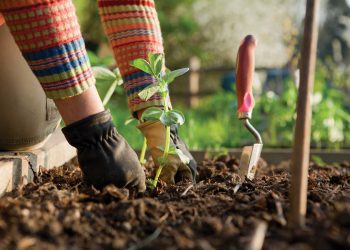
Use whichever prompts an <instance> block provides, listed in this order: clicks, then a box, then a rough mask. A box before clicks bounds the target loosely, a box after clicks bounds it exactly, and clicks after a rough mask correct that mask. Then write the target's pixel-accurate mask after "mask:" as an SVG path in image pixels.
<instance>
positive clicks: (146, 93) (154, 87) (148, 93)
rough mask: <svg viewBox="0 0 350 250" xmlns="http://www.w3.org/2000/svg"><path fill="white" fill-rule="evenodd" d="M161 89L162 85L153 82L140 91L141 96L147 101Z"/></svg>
mask: <svg viewBox="0 0 350 250" xmlns="http://www.w3.org/2000/svg"><path fill="white" fill-rule="evenodd" d="M159 90H160V86H159V85H158V84H156V83H154V84H151V85H149V86H148V87H147V88H145V89H144V90H142V91H141V92H140V93H139V97H140V98H141V99H142V100H144V101H147V100H148V99H149V98H151V97H152V96H153V95H154V94H155V93H157V92H158V91H159Z"/></svg>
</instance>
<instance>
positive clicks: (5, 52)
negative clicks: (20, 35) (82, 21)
mask: <svg viewBox="0 0 350 250" xmlns="http://www.w3.org/2000/svg"><path fill="white" fill-rule="evenodd" d="M59 122H60V116H59V114H58V111H57V109H56V106H55V105H54V103H53V101H52V100H49V99H47V98H46V96H45V94H44V91H43V90H42V88H41V86H40V84H39V82H38V81H37V79H36V78H35V76H34V75H33V73H32V72H31V70H30V68H29V66H28V65H27V63H26V61H25V60H24V58H23V57H22V55H21V52H20V51H19V49H18V47H17V45H16V44H15V41H14V39H13V37H12V36H11V34H10V32H9V30H8V28H7V26H6V25H0V150H29V149H34V148H38V147H40V146H41V145H42V144H43V142H44V141H45V140H46V139H47V138H48V136H49V135H50V134H51V133H52V132H53V131H54V130H55V129H56V128H57V126H58V124H59Z"/></svg>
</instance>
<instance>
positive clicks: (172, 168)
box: [137, 121, 197, 184]
mask: <svg viewBox="0 0 350 250" xmlns="http://www.w3.org/2000/svg"><path fill="white" fill-rule="evenodd" d="M137 128H138V129H139V130H140V131H141V132H142V134H143V135H144V136H145V137H146V139H147V146H148V148H149V149H150V151H151V155H152V158H153V160H154V161H155V164H156V166H159V162H158V158H159V157H160V156H162V155H163V151H162V150H161V149H160V148H159V147H161V146H164V144H165V126H164V125H163V124H162V123H161V122H160V121H146V122H143V123H141V124H140V125H138V126H137ZM170 138H171V144H173V145H175V147H176V148H177V149H180V150H181V151H182V153H183V154H185V155H186V156H187V157H188V158H189V159H190V162H189V163H188V164H184V163H183V162H182V161H181V160H180V158H179V156H177V155H172V154H169V155H168V163H167V165H166V166H165V167H164V168H163V170H162V173H161V175H160V179H161V180H163V181H165V182H166V183H169V184H174V183H175V182H176V181H180V180H182V179H186V180H191V181H195V177H196V173H197V163H196V161H195V160H194V158H193V156H192V155H191V153H190V152H189V150H188V148H187V146H186V144H185V143H184V142H183V141H182V140H181V138H180V137H179V136H178V133H177V128H176V126H172V127H171V130H170Z"/></svg>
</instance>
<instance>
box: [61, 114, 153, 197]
mask: <svg viewBox="0 0 350 250" xmlns="http://www.w3.org/2000/svg"><path fill="white" fill-rule="evenodd" d="M62 132H63V133H64V135H65V137H66V139H67V141H68V142H69V144H71V145H72V146H73V147H76V148H77V151H78V161H79V164H80V168H81V170H82V172H83V176H84V180H85V181H86V182H87V183H88V184H92V185H94V186H95V187H96V188H102V187H103V186H106V185H108V184H115V185H116V186H118V187H127V188H136V189H137V190H138V191H139V192H143V191H145V189H146V185H145V173H144V171H143V169H142V167H141V165H140V163H139V160H138V158H137V155H136V153H135V152H134V151H133V150H132V149H131V147H130V146H129V144H128V143H127V142H126V141H125V139H124V138H123V137H122V136H121V135H119V134H118V132H117V130H116V128H115V126H114V125H113V122H112V118H111V115H110V112H109V111H103V112H101V113H98V114H96V115H92V116H89V117H87V118H85V119H83V120H80V121H78V122H75V123H73V124H70V125H68V126H66V127H65V128H63V129H62Z"/></svg>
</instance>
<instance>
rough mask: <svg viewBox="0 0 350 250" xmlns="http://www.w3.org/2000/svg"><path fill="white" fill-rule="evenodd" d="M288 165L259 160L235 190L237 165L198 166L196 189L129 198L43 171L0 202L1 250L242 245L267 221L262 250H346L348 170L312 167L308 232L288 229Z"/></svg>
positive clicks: (230, 161)
mask: <svg viewBox="0 0 350 250" xmlns="http://www.w3.org/2000/svg"><path fill="white" fill-rule="evenodd" d="M288 167H289V164H288V163H283V164H280V165H279V166H268V165H266V164H264V163H262V164H261V166H260V168H259V170H258V171H259V172H258V176H257V178H256V179H255V180H254V181H253V182H245V183H243V184H242V185H238V184H237V183H238V177H237V175H236V174H235V173H236V172H237V169H238V167H237V160H236V159H234V158H231V157H228V156H223V157H219V158H218V159H217V160H215V161H205V162H203V163H202V164H201V165H200V167H199V178H198V182H197V184H196V186H195V187H190V184H189V183H180V184H178V185H175V186H167V187H166V186H163V187H161V188H160V189H159V190H158V192H157V193H156V194H151V193H146V194H145V195H144V197H138V198H137V197H135V196H134V194H130V193H129V191H128V190H126V189H118V188H115V187H114V186H108V187H106V188H105V189H104V190H103V191H101V192H100V191H97V190H95V189H93V188H92V187H88V186H86V185H85V184H83V183H82V182H81V172H80V170H79V169H78V168H77V167H76V165H75V164H72V163H71V164H67V165H65V166H63V167H60V168H57V169H54V170H51V171H42V172H41V173H40V174H39V176H38V177H37V181H36V182H35V183H33V184H28V185H26V186H24V187H22V188H20V189H18V190H17V191H15V192H12V193H10V194H8V195H6V196H5V197H3V198H0V249H209V250H210V249H244V248H246V247H247V246H248V245H249V244H250V242H251V240H252V238H253V235H254V231H255V228H256V226H257V225H258V224H259V223H260V222H261V221H265V222H267V225H268V229H267V233H266V237H265V242H264V249H350V164H348V163H342V164H340V165H339V166H322V167H321V166H317V165H315V164H311V165H310V178H309V193H308V210H307V227H306V228H305V229H303V230H295V231H290V230H288V229H287V226H286V217H287V214H288V207H289V201H288V190H289V179H290V178H289V174H288Z"/></svg>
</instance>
